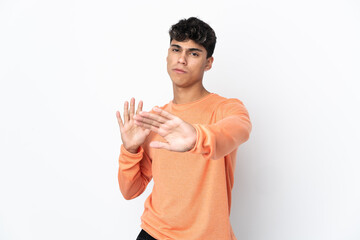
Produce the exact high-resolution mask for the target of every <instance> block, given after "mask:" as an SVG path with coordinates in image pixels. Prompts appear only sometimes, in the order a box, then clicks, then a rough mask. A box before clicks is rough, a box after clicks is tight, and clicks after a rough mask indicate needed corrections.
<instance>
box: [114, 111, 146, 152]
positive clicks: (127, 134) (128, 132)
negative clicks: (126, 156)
mask: <svg viewBox="0 0 360 240" xmlns="http://www.w3.org/2000/svg"><path fill="white" fill-rule="evenodd" d="M119 115H120V114H119ZM120 133H121V140H122V142H123V143H132V144H133V145H138V146H140V145H141V144H142V143H143V142H144V141H145V139H146V137H147V136H148V135H149V133H150V130H148V129H143V128H141V127H139V126H136V125H135V123H134V120H133V119H131V120H130V121H129V122H128V123H126V124H124V128H122V129H120ZM124 145H125V144H124ZM125 148H126V146H125Z"/></svg>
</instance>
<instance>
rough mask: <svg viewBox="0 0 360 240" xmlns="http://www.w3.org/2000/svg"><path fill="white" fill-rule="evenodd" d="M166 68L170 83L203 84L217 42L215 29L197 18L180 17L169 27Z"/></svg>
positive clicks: (178, 84)
mask: <svg viewBox="0 0 360 240" xmlns="http://www.w3.org/2000/svg"><path fill="white" fill-rule="evenodd" d="M169 34H170V48H169V50H168V56H167V70H168V73H169V75H170V78H171V79H172V81H173V84H175V85H177V86H181V87H188V86H192V85H194V84H202V78H203V74H204V72H205V71H207V70H209V69H211V67H212V63H213V60H214V58H213V56H212V55H213V53H214V49H215V44H216V36H215V32H214V30H213V29H212V28H211V27H210V26H209V25H208V24H207V23H205V22H203V21H201V20H200V19H197V18H194V17H191V18H189V19H182V20H180V21H179V22H178V23H177V24H174V25H172V26H171V28H170V30H169Z"/></svg>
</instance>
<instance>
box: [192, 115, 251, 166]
mask: <svg viewBox="0 0 360 240" xmlns="http://www.w3.org/2000/svg"><path fill="white" fill-rule="evenodd" d="M193 126H194V128H195V129H196V133H197V139H196V143H195V146H194V148H192V149H191V150H190V152H192V153H197V154H202V155H203V156H204V158H210V159H219V158H222V157H224V156H225V155H227V154H229V153H231V152H232V151H234V150H235V149H236V148H237V147H238V146H239V145H240V144H242V143H244V142H246V141H247V140H248V139H249V136H250V132H251V128H252V126H251V122H250V119H249V117H248V115H247V114H242V115H234V116H229V117H227V118H225V119H222V120H220V121H219V122H217V123H215V124H210V125H205V124H193Z"/></svg>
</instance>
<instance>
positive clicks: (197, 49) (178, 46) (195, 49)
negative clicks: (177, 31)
mask: <svg viewBox="0 0 360 240" xmlns="http://www.w3.org/2000/svg"><path fill="white" fill-rule="evenodd" d="M171 46H172V47H177V48H182V47H181V46H180V45H177V44H171ZM188 50H189V51H198V52H202V51H203V50H201V49H199V48H188Z"/></svg>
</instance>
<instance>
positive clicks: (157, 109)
mask: <svg viewBox="0 0 360 240" xmlns="http://www.w3.org/2000/svg"><path fill="white" fill-rule="evenodd" d="M153 111H154V112H156V113H158V114H160V116H162V117H164V118H167V119H169V120H172V119H174V118H175V116H174V115H172V114H171V113H169V112H167V111H165V110H162V109H161V108H158V107H154V108H153Z"/></svg>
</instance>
